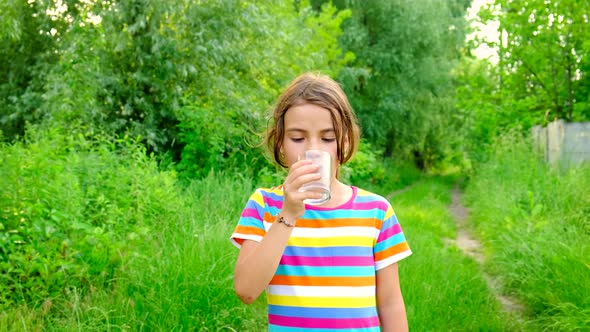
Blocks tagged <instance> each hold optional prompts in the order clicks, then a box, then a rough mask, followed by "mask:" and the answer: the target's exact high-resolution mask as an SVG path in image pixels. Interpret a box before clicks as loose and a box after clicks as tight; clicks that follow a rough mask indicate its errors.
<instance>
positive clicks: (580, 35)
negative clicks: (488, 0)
mask: <svg viewBox="0 0 590 332" xmlns="http://www.w3.org/2000/svg"><path fill="white" fill-rule="evenodd" d="M589 14H590V1H588V0H583V1H577V0H564V1H543V0H532V1H527V4H526V6H525V5H524V4H523V2H522V1H514V0H497V1H496V2H495V3H494V4H493V5H491V6H488V8H487V9H486V10H484V11H482V12H481V13H480V17H481V19H482V21H483V22H484V23H485V22H489V21H492V20H496V21H498V22H499V23H500V27H499V29H500V32H501V35H502V39H503V40H502V42H496V43H491V44H492V46H493V47H496V48H497V49H498V51H499V58H500V62H499V63H498V66H499V74H500V75H501V81H500V86H499V89H501V91H502V94H503V96H504V98H503V102H502V103H503V105H505V107H506V108H510V109H512V110H513V114H517V116H515V117H514V120H515V121H517V122H519V123H521V124H523V125H524V126H525V127H529V126H531V125H533V124H541V123H544V122H547V121H552V120H554V119H558V118H559V119H565V120H567V121H573V120H574V119H584V118H586V119H587V118H588V93H587V91H588V84H589V83H590V82H589V81H588V78H587V76H588V63H589V61H590V60H589V59H588V50H589V49H588V42H587V36H588V35H589V33H590V25H589V24H588V23H589V22H588V20H589V19H588V15H589Z"/></svg>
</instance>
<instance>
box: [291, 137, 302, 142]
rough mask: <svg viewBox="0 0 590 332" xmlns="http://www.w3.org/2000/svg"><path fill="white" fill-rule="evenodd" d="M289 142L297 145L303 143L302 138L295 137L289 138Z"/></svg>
mask: <svg viewBox="0 0 590 332" xmlns="http://www.w3.org/2000/svg"><path fill="white" fill-rule="evenodd" d="M291 140H292V141H293V142H295V143H298V142H303V138H295V137H292V138H291Z"/></svg>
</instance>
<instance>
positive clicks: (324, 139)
mask: <svg viewBox="0 0 590 332" xmlns="http://www.w3.org/2000/svg"><path fill="white" fill-rule="evenodd" d="M322 141H324V142H326V143H332V142H334V141H336V139H335V138H322Z"/></svg>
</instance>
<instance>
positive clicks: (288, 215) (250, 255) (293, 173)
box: [234, 160, 320, 304]
mask: <svg viewBox="0 0 590 332" xmlns="http://www.w3.org/2000/svg"><path fill="white" fill-rule="evenodd" d="M317 171H318V166H317V165H312V164H311V161H309V160H300V161H298V162H296V163H294V164H293V165H291V167H290V169H289V174H288V175H287V177H286V178H285V182H284V183H283V193H284V198H283V208H282V209H281V212H280V213H279V215H278V216H277V217H276V221H275V222H273V224H272V226H271V227H270V229H269V230H268V232H267V233H266V234H265V235H264V237H263V238H262V241H260V242H256V241H252V240H244V242H243V243H242V247H241V249H240V254H239V255H238V260H237V262H236V268H235V271H234V288H235V291H236V294H238V297H239V298H240V300H242V302H244V303H247V304H250V303H252V302H254V301H255V300H256V298H258V296H259V295H260V293H262V291H263V290H264V289H265V288H266V286H268V284H269V283H270V281H271V280H272V278H273V276H274V274H275V272H276V271H277V268H278V266H279V262H280V261H281V257H282V256H283V251H285V247H286V246H287V241H289V237H290V236H291V233H292V232H293V227H289V226H287V225H285V224H281V223H279V222H278V220H279V218H281V217H283V218H285V221H287V222H288V223H290V224H295V223H296V221H297V219H299V218H300V217H301V216H302V215H303V213H304V212H305V205H304V204H303V200H305V199H309V198H316V199H317V198H320V194H319V193H315V192H312V191H305V192H300V191H299V188H300V187H301V185H303V184H305V183H308V182H311V181H317V180H318V179H319V178H320V175H319V173H315V172H317Z"/></svg>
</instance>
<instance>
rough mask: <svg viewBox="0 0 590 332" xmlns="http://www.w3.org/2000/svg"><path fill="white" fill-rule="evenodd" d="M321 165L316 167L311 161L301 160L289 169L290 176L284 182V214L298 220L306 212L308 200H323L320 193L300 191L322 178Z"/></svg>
mask: <svg viewBox="0 0 590 332" xmlns="http://www.w3.org/2000/svg"><path fill="white" fill-rule="evenodd" d="M319 169H320V166H319V165H314V164H312V162H311V161H310V160H299V161H297V162H295V163H294V164H293V165H291V167H290V168H289V174H288V175H287V177H286V178H285V181H284V182H283V193H284V195H285V196H284V200H283V209H282V211H281V212H282V214H284V215H287V216H289V217H291V218H295V219H298V218H299V217H301V216H302V215H303V213H304V212H305V204H304V203H303V201H304V200H306V199H317V198H321V194H320V193H316V192H313V191H299V189H300V188H301V186H302V185H304V184H306V183H309V182H313V181H317V180H319V179H320V178H321V175H320V174H319V173H318V170H319Z"/></svg>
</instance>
